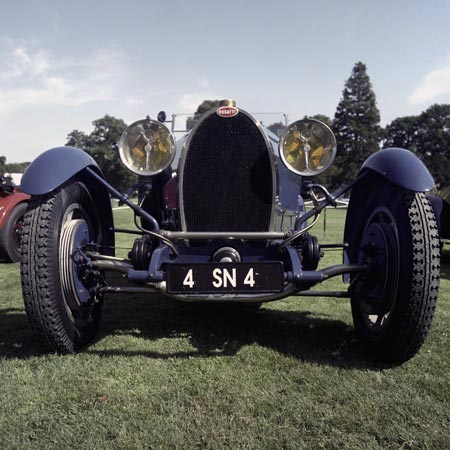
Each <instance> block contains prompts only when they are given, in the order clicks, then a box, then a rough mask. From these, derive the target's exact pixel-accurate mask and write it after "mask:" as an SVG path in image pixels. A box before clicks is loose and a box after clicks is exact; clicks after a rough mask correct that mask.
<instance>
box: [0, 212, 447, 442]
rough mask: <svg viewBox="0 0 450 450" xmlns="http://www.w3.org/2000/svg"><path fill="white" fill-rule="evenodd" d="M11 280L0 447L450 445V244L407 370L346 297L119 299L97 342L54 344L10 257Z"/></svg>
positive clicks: (6, 287)
mask: <svg viewBox="0 0 450 450" xmlns="http://www.w3.org/2000/svg"><path fill="white" fill-rule="evenodd" d="M115 214H116V220H117V226H119V227H120V226H124V224H126V223H127V222H128V221H129V220H130V215H129V211H128V210H126V209H125V210H118V211H116V212H115ZM344 215H345V210H336V211H333V210H328V211H327V217H326V219H327V228H326V235H325V238H324V236H323V233H324V230H323V223H322V222H320V223H319V224H318V225H317V226H316V228H315V234H316V235H317V236H318V237H319V240H320V241H321V242H322V243H323V242H325V241H326V242H340V241H341V240H342V228H343V219H344ZM132 239H133V237H130V236H128V235H123V236H121V237H120V239H118V242H117V245H118V247H121V248H122V249H121V250H119V251H118V253H119V254H122V255H126V253H127V250H128V249H129V246H128V245H129V244H128V243H129V242H130V240H132ZM339 261H340V253H339V252H336V251H330V252H327V254H326V256H325V258H324V261H323V264H324V265H328V264H332V263H338V262H339ZM327 283H328V286H326V285H325V284H323V285H322V288H330V289H340V288H342V287H343V286H342V285H341V282H340V279H334V280H331V281H328V282H327ZM0 286H1V293H0V399H1V403H0V448H1V449H9V448H14V449H64V448H70V449H89V450H92V449H109V448H111V449H141V448H142V449H144V448H145V449H200V448H201V449H233V450H235V449H270V450H273V449H302V448H305V449H315V448H318V449H320V448H326V449H371V450H375V449H446V448H449V449H450V251H446V252H445V253H444V261H443V265H442V281H441V291H440V298H439V304H438V308H437V314H436V319H435V321H434V323H433V328H432V331H431V334H430V336H429V337H428V340H427V341H426V343H425V345H424V347H423V348H422V351H421V352H420V354H419V355H417V356H416V357H414V358H413V359H412V360H411V361H409V362H407V363H406V364H404V365H402V366H398V367H390V366H384V365H380V364H379V363H377V362H376V361H374V360H373V359H371V358H370V356H369V355H368V354H366V353H365V351H364V349H363V348H361V346H360V345H359V343H358V341H357V340H356V338H355V335H354V331H353V326H352V322H351V313H350V306H349V301H348V300H346V299H326V298H295V297H291V298H288V299H286V300H282V301H278V302H274V303H270V304H265V305H264V306H263V307H262V309H261V310H260V311H259V312H256V313H255V312H250V311H244V310H242V309H239V308H226V307H220V308H219V307H216V308H214V307H211V306H210V307H208V306H205V305H189V304H183V303H179V302H176V301H173V300H170V299H165V298H162V297H161V296H157V295H147V296H143V295H139V296H138V295H131V294H130V295H121V296H109V297H107V299H106V303H105V308H104V316H103V321H102V329H101V333H100V335H99V338H98V340H97V341H96V342H95V343H94V344H93V345H92V346H90V347H89V348H88V349H86V350H85V351H84V352H83V353H80V354H78V355H72V356H59V355H55V354H45V353H42V351H41V350H40V349H39V348H38V347H37V346H36V345H35V342H34V338H33V335H32V332H31V330H30V327H29V326H28V323H27V318H26V316H25V313H24V310H23V306H22V298H21V291H20V277H19V268H18V265H17V264H14V265H10V264H0Z"/></svg>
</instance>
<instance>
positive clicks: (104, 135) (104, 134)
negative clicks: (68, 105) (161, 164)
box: [66, 115, 137, 191]
mask: <svg viewBox="0 0 450 450" xmlns="http://www.w3.org/2000/svg"><path fill="white" fill-rule="evenodd" d="M92 124H93V125H94V130H93V131H92V132H91V133H90V134H89V135H87V134H85V133H83V132H82V131H78V130H73V131H72V132H70V133H69V135H68V136H67V143H66V145H70V146H74V147H79V148H81V149H83V150H85V151H86V152H87V153H89V154H90V155H91V156H92V157H93V158H94V159H95V161H96V162H97V164H98V165H99V167H100V169H101V170H102V171H103V174H104V175H105V178H106V179H107V180H108V182H109V183H111V184H112V185H113V186H114V187H116V188H117V189H119V190H121V191H125V190H126V189H127V188H128V187H129V186H130V185H131V184H133V183H135V182H136V181H137V176H136V175H134V174H133V173H132V172H130V171H129V170H128V169H127V168H126V167H125V166H124V165H123V164H122V161H121V160H120V157H119V147H118V142H119V139H120V136H121V135H122V133H123V132H124V131H125V129H126V128H127V125H126V123H125V122H124V121H123V120H122V119H117V118H115V117H113V116H109V115H105V116H104V117H102V118H100V119H97V120H94V122H92Z"/></svg>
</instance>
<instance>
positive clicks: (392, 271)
mask: <svg viewBox="0 0 450 450" xmlns="http://www.w3.org/2000/svg"><path fill="white" fill-rule="evenodd" d="M372 181H373V184H372V186H371V187H368V186H367V185H366V186H362V187H361V188H358V187H356V188H355V191H356V194H355V195H353V194H352V197H353V198H352V199H351V200H350V206H349V210H348V217H347V222H346V240H347V242H348V243H349V249H348V255H349V259H350V261H351V262H357V263H365V264H366V265H367V267H368V272H366V273H359V274H356V275H354V276H353V277H352V279H351V287H350V292H351V306H352V315H353V322H354V325H355V329H356V333H357V335H358V337H359V339H360V340H361V341H362V342H363V343H364V344H365V345H366V346H367V347H368V348H369V350H370V351H371V352H372V353H374V354H375V355H376V357H377V358H379V359H380V360H382V361H385V362H391V363H401V362H404V361H407V360H408V359H410V358H411V357H412V356H414V355H415V354H416V353H417V352H418V351H419V349H420V348H421V346H422V344H423V342H424V340H425V338H426V336H427V334H428V331H429V329H430V326H431V323H432V320H433V318H434V310H435V306H436V301H437V297H438V289H439V266H440V254H439V253H440V252H439V248H440V246H439V234H438V227H437V224H436V219H435V216H434V213H433V209H432V207H431V205H430V203H429V202H428V200H427V198H426V196H425V194H423V193H421V192H411V191H407V190H405V189H402V188H400V187H398V186H396V185H394V184H392V183H389V182H388V181H386V180H384V179H376V180H372ZM352 200H353V203H352Z"/></svg>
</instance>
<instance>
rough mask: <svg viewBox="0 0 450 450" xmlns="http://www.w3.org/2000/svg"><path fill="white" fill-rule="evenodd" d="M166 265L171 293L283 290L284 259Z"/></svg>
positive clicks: (265, 291) (245, 292) (266, 291)
mask: <svg viewBox="0 0 450 450" xmlns="http://www.w3.org/2000/svg"><path fill="white" fill-rule="evenodd" d="M166 268H167V292H168V293H171V294H218V293H224V292H229V293H236V294H237V293H242V294H249V293H252V292H254V293H275V292H281V291H282V290H283V275H284V274H283V264H282V263H281V262H274V263H261V262H255V263H200V264H168V265H167V266H166ZM190 271H191V272H190Z"/></svg>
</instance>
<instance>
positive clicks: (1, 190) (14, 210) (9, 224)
mask: <svg viewBox="0 0 450 450" xmlns="http://www.w3.org/2000/svg"><path fill="white" fill-rule="evenodd" d="M29 198H30V196H29V195H27V194H24V193H23V192H21V190H20V188H18V187H16V186H14V184H13V183H12V181H11V179H9V178H7V177H0V259H2V260H6V261H8V262H17V261H19V260H20V252H19V244H20V234H21V229H22V219H23V216H24V214H25V212H26V210H27V206H28V200H29Z"/></svg>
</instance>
